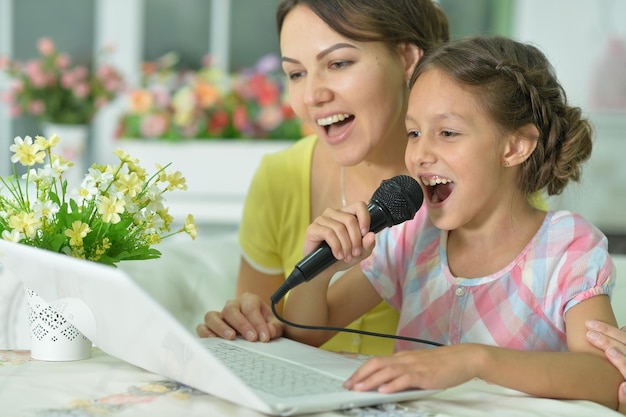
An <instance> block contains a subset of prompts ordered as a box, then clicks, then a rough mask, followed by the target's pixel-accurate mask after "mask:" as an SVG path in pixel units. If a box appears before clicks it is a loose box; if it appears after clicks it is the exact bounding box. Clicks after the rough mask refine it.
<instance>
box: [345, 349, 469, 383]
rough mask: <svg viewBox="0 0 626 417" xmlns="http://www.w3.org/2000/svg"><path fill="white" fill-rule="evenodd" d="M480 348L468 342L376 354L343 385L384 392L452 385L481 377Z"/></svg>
mask: <svg viewBox="0 0 626 417" xmlns="http://www.w3.org/2000/svg"><path fill="white" fill-rule="evenodd" d="M479 349H480V345H475V344H469V343H468V344H462V345H451V346H441V347H437V348H432V349H420V350H411V351H403V352H398V353H395V354H393V355H391V356H377V357H374V358H371V359H369V360H368V361H367V362H365V364H363V366H361V368H359V369H358V370H357V371H356V372H355V373H354V374H353V375H352V376H351V377H350V378H349V379H348V380H347V381H346V382H345V384H344V386H345V387H346V388H348V389H353V390H355V391H369V390H374V389H375V390H377V391H378V392H382V393H390V392H396V391H402V390H405V389H410V388H418V389H443V388H449V387H453V386H456V385H459V384H462V383H463V382H466V381H469V380H471V379H473V378H475V377H477V376H478V375H477V372H476V370H475V369H474V366H475V365H474V364H475V361H476V358H477V356H476V355H477V354H478V353H479Z"/></svg>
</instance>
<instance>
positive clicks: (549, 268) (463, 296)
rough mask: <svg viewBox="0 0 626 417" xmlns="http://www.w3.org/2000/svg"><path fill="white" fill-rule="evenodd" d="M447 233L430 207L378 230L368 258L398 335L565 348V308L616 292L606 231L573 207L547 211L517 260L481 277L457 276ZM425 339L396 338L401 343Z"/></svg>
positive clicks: (401, 346)
mask: <svg viewBox="0 0 626 417" xmlns="http://www.w3.org/2000/svg"><path fill="white" fill-rule="evenodd" d="M447 237H448V233H447V232H446V231H442V230H439V229H437V228H436V227H435V226H434V225H433V224H432V223H431V221H430V219H429V218H428V215H427V212H426V208H425V206H424V207H422V209H420V211H419V212H418V213H417V215H416V216H415V218H414V219H413V220H411V221H407V222H405V223H402V224H400V225H398V226H394V227H392V228H390V229H386V230H384V231H382V232H381V233H379V234H378V235H377V236H376V248H375V249H374V253H373V255H372V256H370V257H368V258H367V259H366V260H364V261H363V262H362V263H361V268H362V269H363V271H364V273H365V275H366V276H367V277H368V279H369V280H370V281H371V282H372V284H373V285H374V287H375V288H376V290H377V291H378V292H379V294H381V296H382V297H383V298H384V299H385V300H387V302H389V303H390V304H391V305H392V306H393V307H395V308H396V309H397V310H398V311H400V323H399V326H398V334H399V335H402V336H409V337H414V338H420V339H427V340H431V341H436V342H439V343H443V344H457V343H467V342H472V343H484V344H488V345H495V346H501V347H507V348H512V349H519V350H534V351H565V350H567V345H566V337H565V312H566V311H567V310H568V309H569V308H571V307H572V306H574V305H576V304H577V303H579V302H580V301H583V300H586V299H587V298H590V297H593V296H595V295H599V294H607V295H609V296H610V294H611V292H612V290H613V287H614V285H615V271H614V266H613V262H612V260H611V258H610V256H609V253H608V250H607V239H606V237H605V236H604V235H603V234H602V233H601V232H600V231H599V230H598V229H597V228H595V227H594V226H593V225H591V224H590V223H589V222H587V221H586V220H585V219H583V218H582V217H580V216H579V215H577V214H574V213H571V212H568V211H558V212H548V213H547V215H546V218H545V220H544V222H543V225H542V226H541V228H540V229H539V231H538V232H537V234H536V235H535V237H534V238H533V239H532V240H531V241H530V242H529V243H528V245H527V246H526V248H525V249H524V250H523V251H522V252H521V253H520V254H519V255H518V256H517V258H516V259H515V260H514V261H513V262H511V263H510V264H509V265H508V266H506V267H505V268H503V269H502V270H500V271H497V272H495V273H493V274H491V275H489V276H485V277H481V278H471V279H464V278H460V277H455V276H454V275H452V273H451V272H450V269H449V268H448V258H447V252H446V242H447ZM476 261H477V262H480V260H479V259H477V260H476ZM424 346H425V345H423V344H419V343H414V342H409V341H396V346H395V349H396V351H397V350H407V349H416V348H423V347H424Z"/></svg>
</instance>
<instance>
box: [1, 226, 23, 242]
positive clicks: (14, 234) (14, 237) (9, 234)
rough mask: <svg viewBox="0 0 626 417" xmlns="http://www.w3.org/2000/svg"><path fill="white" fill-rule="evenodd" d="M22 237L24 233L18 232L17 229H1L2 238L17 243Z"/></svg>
mask: <svg viewBox="0 0 626 417" xmlns="http://www.w3.org/2000/svg"><path fill="white" fill-rule="evenodd" d="M23 238H24V234H23V233H20V232H18V231H17V230H15V229H14V230H11V231H8V230H3V231H2V239H4V240H8V241H10V242H15V243H19V241H20V240H22V239H23Z"/></svg>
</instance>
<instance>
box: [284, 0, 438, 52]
mask: <svg viewBox="0 0 626 417" xmlns="http://www.w3.org/2000/svg"><path fill="white" fill-rule="evenodd" d="M299 5H302V6H306V7H308V8H309V9H311V10H312V11H313V12H314V13H315V14H316V15H318V16H319V17H320V19H322V20H323V21H324V22H325V23H326V24H327V25H328V26H329V27H330V28H331V29H333V30H334V31H335V32H337V33H339V34H340V35H342V36H345V37H346V38H348V39H352V40H355V41H359V42H383V43H385V44H386V45H387V46H389V47H391V48H394V47H395V46H396V45H397V44H399V43H400V42H407V43H411V44H415V45H417V46H419V47H420V48H421V49H422V50H423V51H424V52H426V51H428V50H429V49H431V48H432V47H433V46H435V45H437V44H439V43H442V42H447V41H448V40H449V39H450V34H449V29H448V18H447V17H446V15H445V13H444V12H443V10H441V8H440V7H439V6H438V5H437V4H436V3H434V2H433V1H432V0H283V1H281V2H280V4H279V5H278V9H277V10H276V24H277V26H278V34H279V35H280V32H281V30H282V27H283V23H284V21H285V18H286V17H287V15H288V14H289V12H290V11H291V10H293V9H294V8H295V7H296V6H299Z"/></svg>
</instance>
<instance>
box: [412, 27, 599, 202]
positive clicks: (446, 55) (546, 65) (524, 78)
mask: <svg viewBox="0 0 626 417" xmlns="http://www.w3.org/2000/svg"><path fill="white" fill-rule="evenodd" d="M430 69H437V70H442V71H444V72H445V73H446V74H447V75H448V76H450V77H452V78H453V79H454V80H456V81H457V82H458V83H460V84H462V85H465V86H468V87H469V88H470V89H471V91H473V92H474V93H475V95H476V97H477V99H478V100H479V102H480V103H481V105H482V106H483V109H484V110H485V111H486V113H487V114H488V116H490V117H491V118H492V119H493V120H494V121H495V122H496V123H497V124H498V126H499V127H500V128H501V129H502V131H503V132H508V133H511V132H515V131H517V130H518V129H519V128H521V127H523V126H526V125H528V124H532V125H534V126H535V127H536V128H537V130H538V131H539V137H538V138H537V147H536V149H535V150H534V151H533V153H532V154H531V155H530V156H529V158H528V159H527V160H526V161H525V162H524V163H523V164H522V166H521V170H520V175H519V178H518V185H519V187H520V189H521V190H522V192H524V193H525V194H526V195H530V194H532V193H534V192H536V191H539V190H542V189H546V190H547V192H548V194H549V195H554V194H559V193H561V191H563V189H564V188H565V186H566V185H567V182H568V181H569V180H574V181H578V180H579V179H580V175H581V166H580V164H581V163H582V162H584V161H586V160H587V159H588V158H589V156H590V155H591V148H592V134H593V131H592V127H591V124H590V123H589V121H588V120H587V119H586V118H583V117H582V112H581V109H580V108H579V107H571V106H569V105H568V103H567V98H566V94H565V91H564V90H563V87H561V85H560V84H559V82H558V80H557V78H556V75H555V72H554V68H553V67H552V65H551V64H550V62H549V61H548V60H547V58H546V57H545V55H544V54H543V53H542V52H541V51H540V50H539V49H537V48H536V47H534V46H532V45H529V44H524V43H520V42H516V41H514V40H511V39H508V38H504V37H500V36H472V37H467V38H463V39H460V40H457V41H454V42H451V43H448V44H445V45H442V46H441V47H438V48H435V49H433V50H431V51H430V52H429V53H428V54H426V55H425V56H424V57H422V58H421V59H420V60H419V62H418V64H417V66H416V68H415V71H414V72H413V75H412V77H411V80H410V85H411V86H413V84H415V81H416V80H417V78H418V77H419V76H420V74H422V73H423V72H425V71H427V70H430Z"/></svg>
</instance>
